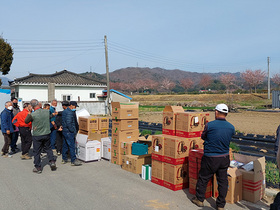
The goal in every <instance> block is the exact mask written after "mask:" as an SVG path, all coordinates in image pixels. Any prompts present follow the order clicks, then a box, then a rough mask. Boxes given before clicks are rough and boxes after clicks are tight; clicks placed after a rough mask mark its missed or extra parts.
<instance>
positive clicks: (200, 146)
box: [194, 138, 204, 149]
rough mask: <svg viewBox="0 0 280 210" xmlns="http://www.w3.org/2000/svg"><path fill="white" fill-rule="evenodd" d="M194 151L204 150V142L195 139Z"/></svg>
mask: <svg viewBox="0 0 280 210" xmlns="http://www.w3.org/2000/svg"><path fill="white" fill-rule="evenodd" d="M194 149H204V140H203V139H201V138H197V139H195V140H194Z"/></svg>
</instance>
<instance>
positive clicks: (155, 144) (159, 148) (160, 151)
mask: <svg viewBox="0 0 280 210" xmlns="http://www.w3.org/2000/svg"><path fill="white" fill-rule="evenodd" d="M166 136H167V135H164V134H162V135H153V136H152V148H153V152H152V153H153V156H152V158H153V159H157V160H160V161H162V157H163V155H164V138H165V137H166ZM157 157H158V158H157Z"/></svg>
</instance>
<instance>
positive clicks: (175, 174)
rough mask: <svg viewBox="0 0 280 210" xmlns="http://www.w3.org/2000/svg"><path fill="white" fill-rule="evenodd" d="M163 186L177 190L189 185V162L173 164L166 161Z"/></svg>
mask: <svg viewBox="0 0 280 210" xmlns="http://www.w3.org/2000/svg"><path fill="white" fill-rule="evenodd" d="M163 171H164V174H163V186H164V187H166V188H168V189H171V190H174V191H177V190H181V189H184V188H188V187H189V176H188V164H187V163H184V164H181V165H172V164H169V163H164V166H163Z"/></svg>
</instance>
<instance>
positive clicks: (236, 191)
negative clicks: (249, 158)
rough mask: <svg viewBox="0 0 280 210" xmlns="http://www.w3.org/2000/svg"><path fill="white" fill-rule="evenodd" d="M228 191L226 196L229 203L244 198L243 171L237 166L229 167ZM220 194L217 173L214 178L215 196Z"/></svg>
mask: <svg viewBox="0 0 280 210" xmlns="http://www.w3.org/2000/svg"><path fill="white" fill-rule="evenodd" d="M227 173H228V191H227V196H226V202H227V203H231V204H232V203H236V202H237V201H241V200H242V173H241V171H240V170H239V169H237V168H228V171H227ZM218 195H219V191H218V182H217V177H216V174H215V175H214V178H213V196H214V197H215V198H217V197H218Z"/></svg>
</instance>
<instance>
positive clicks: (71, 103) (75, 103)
mask: <svg viewBox="0 0 280 210" xmlns="http://www.w3.org/2000/svg"><path fill="white" fill-rule="evenodd" d="M69 105H70V106H71V105H72V106H75V107H79V106H78V104H77V102H76V101H70V103H69Z"/></svg>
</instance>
